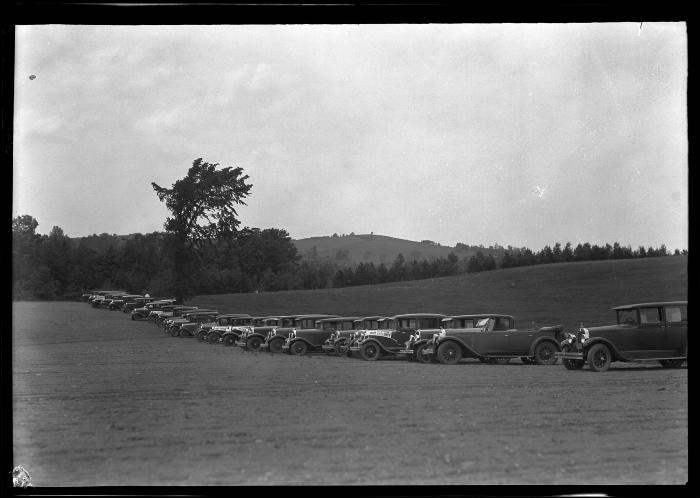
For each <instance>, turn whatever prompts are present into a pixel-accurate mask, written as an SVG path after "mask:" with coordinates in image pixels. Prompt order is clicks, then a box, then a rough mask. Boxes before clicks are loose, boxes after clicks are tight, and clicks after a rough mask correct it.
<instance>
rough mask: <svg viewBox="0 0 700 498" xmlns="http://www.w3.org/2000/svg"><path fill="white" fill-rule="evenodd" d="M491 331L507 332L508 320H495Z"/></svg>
mask: <svg viewBox="0 0 700 498" xmlns="http://www.w3.org/2000/svg"><path fill="white" fill-rule="evenodd" d="M493 330H508V319H507V318H496V323H495V324H494V326H493Z"/></svg>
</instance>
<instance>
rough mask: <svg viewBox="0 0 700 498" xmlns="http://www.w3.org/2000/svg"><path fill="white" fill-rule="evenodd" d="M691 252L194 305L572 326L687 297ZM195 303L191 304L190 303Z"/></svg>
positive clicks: (213, 299) (207, 299) (222, 298)
mask: <svg viewBox="0 0 700 498" xmlns="http://www.w3.org/2000/svg"><path fill="white" fill-rule="evenodd" d="M687 287H688V258H687V257H685V256H677V257H665V258H647V259H628V260H607V261H587V262H580V263H558V264H550V265H539V266H528V267H520V268H509V269H506V270H495V271H489V272H482V273H469V274H465V275H459V276H455V277H445V278H436V279H428V280H414V281H410V282H398V283H390V284H382V285H374V286H369V285H368V286H358V287H346V288H340V289H319V290H308V291H285V292H264V293H260V294H226V295H215V296H198V297H196V298H195V299H193V300H192V304H194V305H197V306H200V307H206V308H213V309H218V310H220V311H226V312H229V311H230V312H242V313H250V314H251V315H253V316H256V315H265V314H274V313H277V314H293V313H327V314H339V315H346V316H358V315H359V316H363V315H364V316H369V315H381V314H387V315H393V314H397V313H413V312H431V313H445V314H463V313H506V314H511V315H513V316H514V317H515V320H516V322H515V323H516V326H517V327H519V328H527V327H529V326H531V325H532V323H533V322H534V323H535V324H537V325H540V326H541V325H556V324H561V325H564V326H565V328H566V330H569V329H571V328H577V327H578V325H579V322H581V321H583V322H584V324H585V325H591V326H592V325H604V324H608V323H610V322H611V320H612V321H613V322H614V321H615V314H614V312H611V311H609V309H610V308H611V307H613V306H618V305H622V304H631V303H638V302H647V301H663V300H676V299H687V295H688V294H687ZM188 304H189V303H188Z"/></svg>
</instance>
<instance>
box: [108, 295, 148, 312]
mask: <svg viewBox="0 0 700 498" xmlns="http://www.w3.org/2000/svg"><path fill="white" fill-rule="evenodd" d="M137 297H142V296H136V295H134V294H126V295H124V296H121V297H120V298H118V299H112V301H111V302H110V303H109V304H108V305H107V308H108V309H110V310H120V309H122V307H123V306H124V305H125V304H126V302H127V301H129V300H132V299H136V298H137Z"/></svg>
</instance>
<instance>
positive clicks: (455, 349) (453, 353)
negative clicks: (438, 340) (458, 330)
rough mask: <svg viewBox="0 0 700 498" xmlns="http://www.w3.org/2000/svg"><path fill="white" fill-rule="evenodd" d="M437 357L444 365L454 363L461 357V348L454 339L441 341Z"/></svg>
mask: <svg viewBox="0 0 700 498" xmlns="http://www.w3.org/2000/svg"><path fill="white" fill-rule="evenodd" d="M437 357H438V361H439V362H440V363H442V364H444V365H456V364H457V363H459V360H461V359H462V348H460V347H459V346H458V345H457V344H456V343H455V342H454V341H447V342H443V343H442V344H440V346H438V349H437Z"/></svg>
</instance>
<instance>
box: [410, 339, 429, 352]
mask: <svg viewBox="0 0 700 498" xmlns="http://www.w3.org/2000/svg"><path fill="white" fill-rule="evenodd" d="M431 340H432V338H431V339H421V340H419V341H416V342H414V343H413V349H414V351H415V349H416V348H417V347H418V346H422V345H423V344H428V343H429V342H430V341H431Z"/></svg>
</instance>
